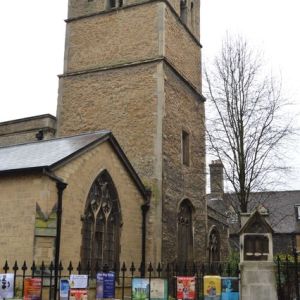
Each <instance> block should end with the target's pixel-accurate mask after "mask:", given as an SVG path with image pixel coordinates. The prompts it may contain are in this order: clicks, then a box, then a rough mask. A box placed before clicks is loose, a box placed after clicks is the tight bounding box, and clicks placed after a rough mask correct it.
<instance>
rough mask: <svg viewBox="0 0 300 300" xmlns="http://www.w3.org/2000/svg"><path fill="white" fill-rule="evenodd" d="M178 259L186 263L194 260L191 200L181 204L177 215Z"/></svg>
mask: <svg viewBox="0 0 300 300" xmlns="http://www.w3.org/2000/svg"><path fill="white" fill-rule="evenodd" d="M177 223H178V224H177V229H178V239H177V244H178V248H177V259H178V262H181V263H185V262H189V261H192V260H193V209H192V205H191V203H190V201H189V200H187V199H185V200H183V201H182V202H181V204H180V206H179V210H178V215H177Z"/></svg>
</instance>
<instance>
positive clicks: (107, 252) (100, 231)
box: [81, 170, 122, 268]
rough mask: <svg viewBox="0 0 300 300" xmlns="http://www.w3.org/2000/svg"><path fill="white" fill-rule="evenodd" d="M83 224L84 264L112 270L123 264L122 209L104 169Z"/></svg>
mask: <svg viewBox="0 0 300 300" xmlns="http://www.w3.org/2000/svg"><path fill="white" fill-rule="evenodd" d="M82 221H83V224H82V244H81V261H82V263H83V264H84V265H87V264H88V263H89V264H90V265H91V266H92V268H93V266H95V265H96V264H98V266H100V267H101V266H104V265H105V264H107V265H108V266H109V267H114V265H116V264H117V265H118V264H119V254H120V226H121V224H122V220H121V208H120V202H119V197H118V193H117V190H116V188H115V185H114V183H113V180H112V178H111V176H110V175H109V173H108V172H107V171H106V170H104V171H102V172H101V173H100V174H99V175H98V176H97V178H96V179H95V180H94V182H93V184H92V186H91V188H90V191H89V193H88V197H87V200H86V205H85V211H84V216H83V220H82Z"/></svg>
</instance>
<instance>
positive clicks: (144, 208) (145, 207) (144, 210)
mask: <svg viewBox="0 0 300 300" xmlns="http://www.w3.org/2000/svg"><path fill="white" fill-rule="evenodd" d="M150 198H151V190H150V189H149V190H147V201H146V203H145V204H143V205H142V206H141V209H142V262H141V270H140V271H141V277H145V271H146V236H147V222H146V221H147V212H148V210H149V208H150Z"/></svg>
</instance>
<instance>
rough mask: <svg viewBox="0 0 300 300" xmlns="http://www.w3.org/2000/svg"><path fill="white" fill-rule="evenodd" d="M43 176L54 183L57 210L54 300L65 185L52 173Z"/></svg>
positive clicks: (46, 171)
mask: <svg viewBox="0 0 300 300" xmlns="http://www.w3.org/2000/svg"><path fill="white" fill-rule="evenodd" d="M43 174H44V175H46V176H48V177H49V178H50V179H51V180H53V181H55V182H56V188H57V210H56V216H57V218H56V237H55V259H54V278H55V280H54V300H56V298H57V286H58V282H57V280H58V267H59V253H60V236H61V217H62V198H63V191H64V189H65V188H66V187H67V185H68V184H67V183H65V182H64V180H63V179H62V178H60V177H58V176H56V175H55V174H54V173H53V172H51V171H48V170H46V169H45V168H44V169H43Z"/></svg>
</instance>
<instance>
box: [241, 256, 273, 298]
mask: <svg viewBox="0 0 300 300" xmlns="http://www.w3.org/2000/svg"><path fill="white" fill-rule="evenodd" d="M240 271H241V299H242V300H276V299H278V298H277V292H276V279H275V264H274V263H272V262H265V261H263V262H260V261H251V262H249V261H248V262H244V263H241V264H240Z"/></svg>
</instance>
